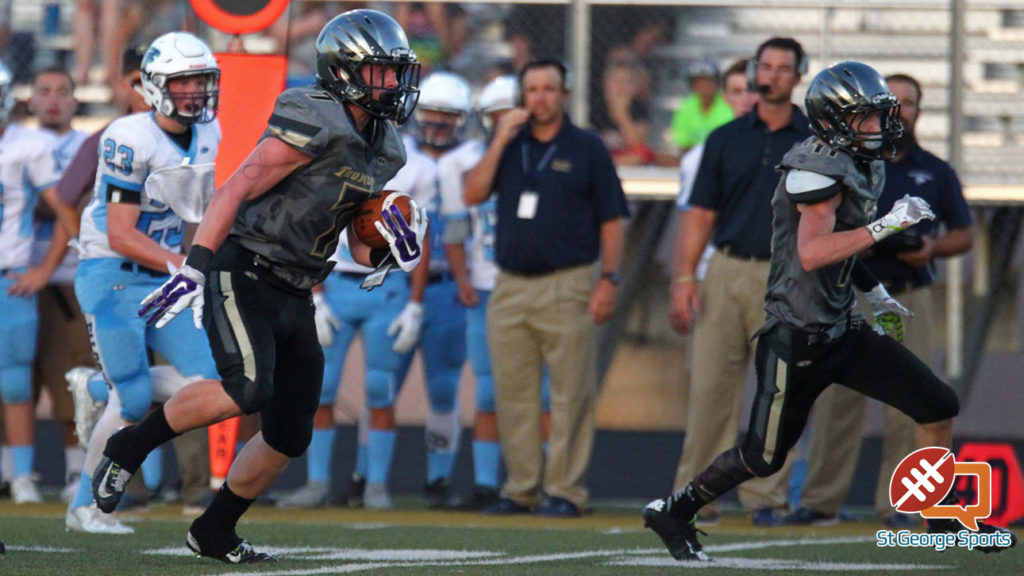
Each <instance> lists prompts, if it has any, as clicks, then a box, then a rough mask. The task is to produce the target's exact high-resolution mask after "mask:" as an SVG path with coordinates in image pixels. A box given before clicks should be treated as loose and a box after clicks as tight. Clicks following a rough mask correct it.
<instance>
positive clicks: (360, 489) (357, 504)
mask: <svg viewBox="0 0 1024 576" xmlns="http://www.w3.org/2000/svg"><path fill="white" fill-rule="evenodd" d="M365 491H366V478H363V477H362V476H360V475H359V474H352V483H351V484H350V485H349V490H348V496H347V497H346V498H345V503H346V504H347V505H348V507H349V508H362V507H363V493H364V492H365Z"/></svg>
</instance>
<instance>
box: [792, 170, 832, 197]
mask: <svg viewBox="0 0 1024 576" xmlns="http://www.w3.org/2000/svg"><path fill="white" fill-rule="evenodd" d="M842 191H843V183H842V181H841V180H836V179H835V178H832V177H831V176H825V175H824V174H819V173H817V172H812V171H810V170H798V169H791V170H789V171H788V172H787V173H786V198H788V199H789V200H790V201H791V202H793V203H795V204H817V203H818V202H824V201H825V200H828V199H829V198H831V197H833V196H835V195H837V194H839V193H841V192H842Z"/></svg>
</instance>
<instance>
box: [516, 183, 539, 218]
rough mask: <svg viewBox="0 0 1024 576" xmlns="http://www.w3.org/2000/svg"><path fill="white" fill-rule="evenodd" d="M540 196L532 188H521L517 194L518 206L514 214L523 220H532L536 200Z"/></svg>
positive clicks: (535, 213)
mask: <svg viewBox="0 0 1024 576" xmlns="http://www.w3.org/2000/svg"><path fill="white" fill-rule="evenodd" d="M539 200H540V196H539V195H537V193H536V192H534V191H533V190H523V193H522V194H520V195H519V208H517V209H516V216H517V217H518V218H521V219H523V220H533V218H534V216H536V215H537V202H538V201H539Z"/></svg>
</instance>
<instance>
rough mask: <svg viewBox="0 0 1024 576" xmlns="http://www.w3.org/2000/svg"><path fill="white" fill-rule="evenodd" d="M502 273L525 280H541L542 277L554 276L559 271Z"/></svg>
mask: <svg viewBox="0 0 1024 576" xmlns="http://www.w3.org/2000/svg"><path fill="white" fill-rule="evenodd" d="M502 272H505V273H506V274H511V275H513V276H522V277H524V278H539V277H541V276H547V275H548V274H554V273H555V272H557V270H505V269H503V270H502Z"/></svg>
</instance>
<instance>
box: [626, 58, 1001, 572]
mask: <svg viewBox="0 0 1024 576" xmlns="http://www.w3.org/2000/svg"><path fill="white" fill-rule="evenodd" d="M805 106H806V109H807V117H808V118H809V119H810V121H811V129H812V130H813V132H814V136H812V137H810V138H808V139H807V140H805V141H804V142H801V143H800V144H797V145H796V146H794V147H793V148H792V149H791V150H790V151H789V152H788V153H787V154H786V156H785V157H783V160H782V165H781V168H782V172H783V174H782V178H781V179H780V181H779V184H778V186H777V187H776V189H775V196H774V197H773V199H772V209H773V212H774V214H773V221H772V257H771V272H770V274H769V277H768V289H767V292H766V294H765V311H766V312H767V314H766V321H765V325H764V326H763V327H762V328H761V329H760V331H759V332H758V334H759V335H760V338H759V339H758V343H757V352H756V354H757V356H756V362H757V381H758V386H757V396H756V397H755V399H754V404H753V407H752V410H751V415H750V425H749V427H748V431H747V435H746V437H745V439H744V440H743V443H742V445H740V446H737V447H735V448H733V449H731V450H728V451H726V452H723V453H722V454H721V455H719V456H718V458H716V459H715V461H714V462H713V463H712V464H711V465H710V466H708V467H707V468H706V469H704V471H702V472H701V473H699V474H697V476H696V477H695V478H694V479H693V480H691V481H690V483H689V484H687V486H686V487H685V488H683V489H682V490H680V491H679V492H676V493H675V494H673V495H671V496H669V497H668V498H664V499H658V500H655V501H653V502H651V503H650V504H648V505H647V507H646V508H644V511H643V516H644V521H645V524H646V526H648V527H649V528H651V529H652V530H654V531H655V532H656V533H657V534H658V536H660V537H661V539H662V541H663V542H664V543H665V546H667V547H668V549H669V552H670V553H671V554H672V556H673V557H675V558H676V559H678V560H701V561H706V560H707V559H708V558H707V555H706V554H705V553H704V552H703V551H702V550H701V545H700V543H699V542H698V541H697V530H696V528H695V527H694V522H695V520H696V513H697V510H698V509H699V508H701V507H702V506H704V505H705V504H707V503H709V502H712V501H714V500H715V499H717V498H718V497H719V496H721V495H722V494H725V493H726V492H728V491H729V490H731V489H733V488H735V487H736V486H737V485H739V484H741V483H743V482H745V481H746V480H748V479H750V478H753V477H754V476H759V477H763V476H768V475H769V474H772V473H774V472H776V471H777V470H779V468H781V467H782V464H783V462H784V461H785V458H786V455H787V454H788V452H789V449H790V448H792V447H793V445H794V444H796V441H797V440H798V439H799V437H800V433H801V432H802V431H803V429H804V426H805V425H806V423H807V416H808V413H809V412H810V409H811V405H812V404H813V403H814V400H815V398H817V397H818V394H820V393H821V391H822V390H824V389H825V388H826V387H827V386H829V385H830V384H832V383H838V384H841V385H843V386H847V387H849V388H852V389H854V390H857V391H858V392H861V393H863V394H865V395H867V396H870V397H872V398H875V399H877V400H880V401H882V402H885V403H886V404H889V405H891V406H893V407H895V408H897V409H899V410H901V411H902V412H904V413H906V414H907V415H908V416H910V417H911V418H913V419H914V421H915V422H916V423H917V424H918V434H917V436H918V442H919V444H921V445H922V446H947V447H948V446H949V445H950V443H951V442H952V435H953V428H952V418H953V417H954V416H956V414H957V412H958V411H959V409H960V405H959V401H958V400H957V397H956V393H955V392H954V391H953V389H952V388H950V387H949V386H948V385H946V384H945V383H944V382H942V381H941V380H940V379H939V378H938V377H937V376H936V375H935V374H934V373H933V372H932V371H931V369H929V368H928V366H927V365H925V364H924V363H923V362H922V361H920V360H918V359H917V357H915V356H914V355H913V353H911V352H910V351H909V350H908V349H907V348H904V347H903V346H902V345H901V344H899V343H898V342H897V341H896V340H894V339H892V338H889V337H887V336H883V335H880V334H878V333H876V332H875V331H874V330H872V328H871V327H870V325H869V324H868V323H867V322H866V321H865V319H864V318H863V315H854V314H851V310H852V308H853V304H854V293H853V288H854V286H856V287H857V288H858V289H860V290H861V291H863V292H865V294H866V297H867V299H868V301H869V303H870V304H871V306H872V308H873V309H874V311H875V312H876V313H879V312H880V310H885V311H889V312H894V313H897V314H901V315H907V314H909V311H907V310H906V309H905V308H903V307H902V306H901V305H900V304H899V303H898V302H896V301H895V300H894V299H892V298H891V297H890V296H889V295H888V293H887V292H886V291H885V288H884V287H883V286H882V285H881V284H879V283H878V281H877V280H875V279H874V278H873V277H872V276H871V273H870V272H868V271H867V268H866V267H865V266H864V265H863V264H859V263H858V262H857V258H856V254H858V253H859V252H861V251H863V250H864V249H866V248H868V247H870V246H871V245H873V244H874V243H876V242H878V241H880V240H882V239H883V238H885V237H887V236H890V235H892V234H895V233H896V232H899V231H900V230H903V229H904V228H907V227H909V226H911V225H913V224H915V223H917V222H919V221H921V220H924V219H931V218H933V217H934V215H933V214H932V212H931V210H930V208H929V207H928V204H927V203H926V202H925V201H924V200H922V199H920V198H916V197H912V196H906V197H904V198H902V199H900V200H899V201H897V202H896V203H895V205H894V206H893V209H892V210H891V211H890V212H889V213H888V214H886V215H885V216H883V217H881V218H879V219H877V220H874V217H875V204H876V201H877V200H878V197H879V195H880V194H881V192H882V187H883V184H884V178H885V171H884V165H883V162H882V158H883V157H885V156H886V155H891V154H892V153H893V152H895V142H896V140H897V139H898V138H899V136H900V135H901V134H902V132H903V127H902V125H901V124H900V120H899V101H898V100H897V99H896V97H895V96H894V95H893V94H892V93H891V92H889V87H888V86H887V85H886V82H885V79H884V78H883V77H882V76H881V75H880V74H879V73H878V72H877V71H875V70H874V69H873V68H871V67H870V66H867V65H865V64H862V63H860V62H841V63H839V64H836V65H834V66H832V67H830V68H827V69H825V70H823V71H822V72H820V73H819V74H818V75H817V76H815V78H814V80H812V81H811V84H810V86H809V87H808V90H807V97H806V101H805ZM929 530H930V531H940V532H957V531H959V530H965V528H964V527H963V526H962V525H961V524H960V523H959V521H957V520H951V519H950V520H931V521H929ZM979 530H980V531H982V532H987V533H999V534H998V536H999V539H1000V541H1001V542H1002V543H1003V546H1002V547H1007V546H1012V545H1014V544H1016V536H1014V535H1013V534H1012V533H1011V532H1009V531H1006V530H1004V529H1002V528H997V527H994V526H989V525H985V524H982V523H979ZM1002 547H999V546H993V547H984V548H982V547H979V549H984V551H986V552H991V551H998V550H1000V549H1001V548H1002Z"/></svg>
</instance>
